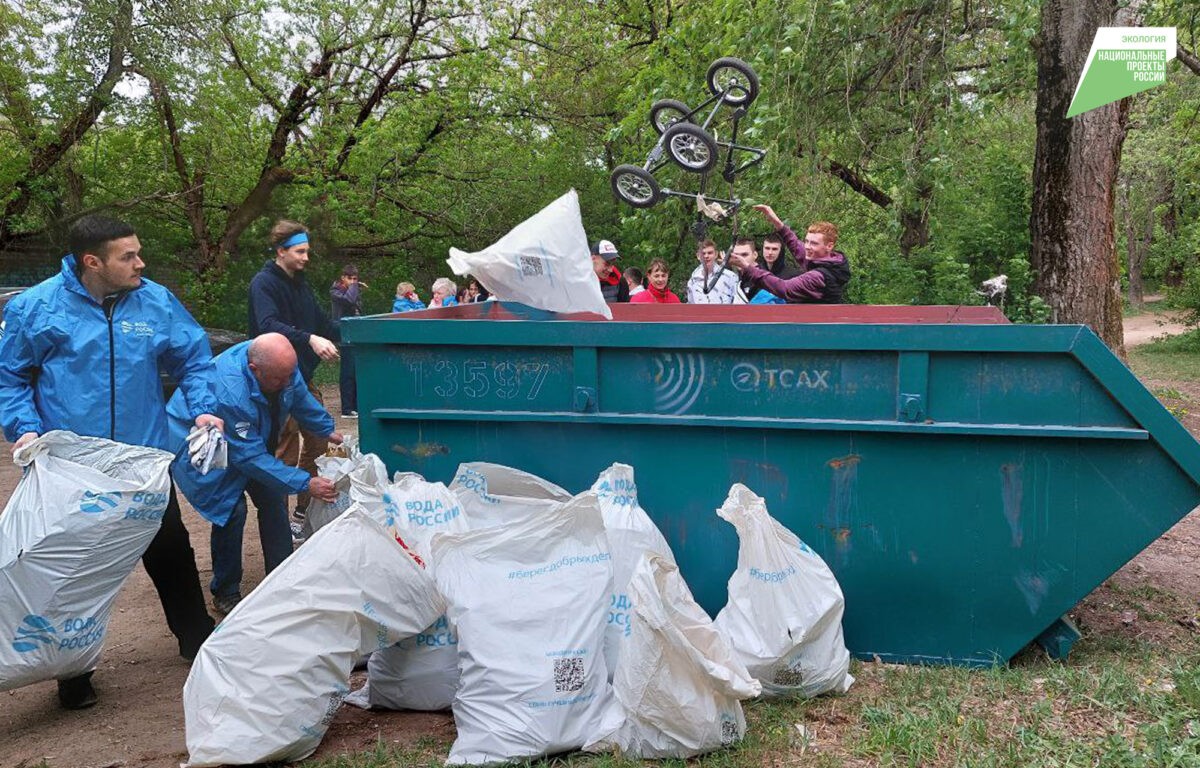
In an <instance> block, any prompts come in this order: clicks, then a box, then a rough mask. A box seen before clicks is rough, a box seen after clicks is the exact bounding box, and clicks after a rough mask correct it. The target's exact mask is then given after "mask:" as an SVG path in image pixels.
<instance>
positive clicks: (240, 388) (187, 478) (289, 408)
mask: <svg viewBox="0 0 1200 768" xmlns="http://www.w3.org/2000/svg"><path fill="white" fill-rule="evenodd" d="M249 347H250V342H249V341H243V342H242V343H241V344H236V345H234V346H232V347H230V348H229V349H227V350H225V351H224V352H222V353H221V354H219V355H217V356H216V357H215V358H213V361H212V364H211V366H210V369H209V373H208V377H207V378H208V381H209V386H210V387H211V389H212V396H213V398H214V400H215V401H216V410H215V411H213V413H214V414H216V415H217V416H219V417H221V418H222V419H224V420H225V438H226V439H227V440H228V441H229V468H228V469H225V470H212V471H210V472H209V473H208V474H207V475H201V474H200V473H199V472H198V471H196V469H195V467H193V466H192V465H191V464H190V463H189V462H188V456H187V451H186V450H184V449H183V444H184V442H185V441H186V440H187V434H188V432H190V431H191V429H192V422H193V421H194V419H191V418H188V415H187V410H186V409H187V403H186V402H185V401H184V398H183V395H182V394H181V393H179V392H177V393H175V395H174V396H173V397H172V398H171V402H169V403H167V415H168V416H169V417H170V420H171V443H172V445H175V446H177V447H180V449H181V450H180V451H179V455H178V456H176V457H175V462H174V463H173V464H172V465H171V475H172V476H173V477H174V478H175V484H176V485H177V486H179V490H181V491H183V495H184V496H186V497H187V499H188V501H190V502H191V503H192V506H193V507H195V508H196V511H197V512H199V513H200V514H201V515H202V516H203V517H204V519H205V520H208V521H209V522H210V523H214V524H215V525H225V523H226V522H228V521H229V515H230V513H231V512H233V507H234V505H235V504H236V503H237V501H238V499H240V498H241V496H242V492H243V491H244V490H245V489H246V482H247V481H248V480H257V481H258V482H260V483H263V484H264V485H269V486H271V487H273V488H275V489H277V490H281V491H285V492H287V493H300V492H301V491H303V490H305V489H306V488H307V487H308V473H307V472H305V471H304V470H302V469H296V468H295V467H289V466H288V465H286V464H284V463H283V462H282V461H280V460H279V459H277V458H275V456H274V455H273V454H271V453H269V452H268V451H267V435H269V434H270V432H271V428H272V424H271V406H270V404H269V403H268V402H267V398H266V395H264V394H263V392H262V390H261V389H259V387H258V380H257V379H255V378H254V374H253V373H252V372H251V370H250V368H249V364H248V361H247V359H246V350H247V349H249ZM289 414H290V415H292V416H294V417H296V421H298V422H299V423H300V426H301V427H303V428H304V429H306V430H308V431H309V432H315V433H316V434H318V435H328V434H330V433H331V432H333V417H332V416H330V415H329V412H328V411H326V410H325V409H324V408H323V407H321V404H320V403H318V402H317V400H316V398H314V397H313V396H312V394H310V393H309V391H308V385H307V384H305V383H304V377H303V376H301V375H300V371H299V370H298V369H297V370H295V371H293V372H292V381H291V383H290V384H288V385H287V387H285V388H284V389H283V391H281V392H280V393H279V418H280V419H281V420H282V421H286V420H287V417H288V415H289Z"/></svg>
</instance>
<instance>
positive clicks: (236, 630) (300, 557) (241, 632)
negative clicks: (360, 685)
mask: <svg viewBox="0 0 1200 768" xmlns="http://www.w3.org/2000/svg"><path fill="white" fill-rule="evenodd" d="M444 610H445V603H444V601H443V600H442V598H441V596H440V595H439V594H438V592H437V589H436V588H435V587H434V585H433V581H432V580H431V579H430V577H429V574H427V573H426V572H425V569H424V568H422V567H421V566H420V565H418V564H417V561H416V559H415V558H414V556H413V555H411V554H410V553H409V552H408V551H407V550H406V549H405V548H404V547H403V546H402V545H401V544H400V543H398V542H397V541H396V540H395V538H393V537H392V536H391V534H389V533H388V532H387V530H386V529H384V527H383V526H382V525H381V524H380V523H378V522H377V521H375V520H374V519H372V518H371V516H370V515H368V514H367V513H366V512H364V511H363V510H362V509H361V508H359V507H353V506H352V507H351V508H350V509H348V510H346V512H345V513H344V514H342V515H341V516H340V517H338V518H337V519H336V520H334V521H333V522H332V523H330V524H329V525H327V526H325V527H324V528H322V529H321V530H319V531H317V532H316V533H315V534H314V535H313V537H312V538H311V539H309V541H308V543H307V544H305V545H304V546H303V547H301V548H300V549H298V550H297V551H296V553H295V554H294V555H292V556H291V557H289V558H288V559H287V560H285V561H284V562H283V563H282V564H281V565H280V566H279V567H278V568H276V569H275V570H274V571H272V572H271V574H270V575H269V576H267V578H266V579H264V580H263V582H262V583H261V584H259V585H258V588H257V589H255V590H254V591H253V592H251V593H250V594H249V595H248V596H247V597H246V599H245V600H243V601H242V602H240V603H238V606H237V607H236V608H234V609H233V611H232V612H230V614H229V615H228V616H226V617H225V621H223V622H221V623H220V624H219V625H218V626H217V628H216V630H214V631H213V634H212V635H211V636H210V637H209V638H208V640H207V641H206V642H205V643H204V645H203V646H202V647H201V649H200V653H199V655H198V656H197V657H196V661H195V663H194V664H193V665H192V671H191V674H189V675H188V679H187V683H186V684H185V685H184V687H183V710H184V722H185V725H186V729H187V747H188V763H187V765H188V766H217V765H224V764H231V765H248V764H253V763H267V762H275V761H292V760H300V759H303V758H305V757H307V756H308V755H310V754H312V753H313V751H314V750H315V749H316V748H317V745H319V744H320V743H321V738H322V737H323V736H324V735H325V731H326V730H327V729H328V727H329V723H330V722H331V721H332V720H333V716H334V714H335V713H336V712H337V709H338V707H339V706H340V704H341V701H342V697H343V696H345V695H346V693H347V690H348V689H347V686H348V684H349V681H350V672H351V670H352V669H353V667H354V663H355V662H356V661H357V660H358V659H359V658H360V657H362V656H363V655H364V654H367V653H370V652H372V651H377V650H379V649H381V648H386V647H388V646H389V645H393V644H394V643H396V642H397V641H398V640H400V639H401V638H404V637H409V636H411V635H414V634H416V633H417V632H420V631H421V629H422V628H424V627H427V626H429V624H430V623H431V622H432V621H433V620H434V619H435V618H436V617H437V616H438V615H440V614H441V613H442V612H443V611H444Z"/></svg>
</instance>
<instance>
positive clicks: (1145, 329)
mask: <svg viewBox="0 0 1200 768" xmlns="http://www.w3.org/2000/svg"><path fill="white" fill-rule="evenodd" d="M1162 298H1163V297H1162V296H1159V295H1157V294H1156V295H1152V296H1146V297H1145V299H1146V302H1147V303H1150V302H1156V301H1161V300H1162ZM1124 326H1125V347H1126V348H1130V347H1137V346H1140V345H1142V344H1148V343H1150V342H1151V341H1154V340H1155V339H1157V338H1159V337H1161V336H1173V335H1175V334H1177V333H1183V332H1184V331H1189V330H1191V329H1193V328H1195V327H1196V326H1194V325H1189V324H1188V322H1187V313H1186V312H1184V311H1182V310H1178V309H1164V310H1158V311H1149V312H1143V313H1141V314H1138V315H1134V316H1132V317H1127V318H1125V322H1124Z"/></svg>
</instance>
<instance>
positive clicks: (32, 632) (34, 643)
mask: <svg viewBox="0 0 1200 768" xmlns="http://www.w3.org/2000/svg"><path fill="white" fill-rule="evenodd" d="M57 634H58V633H57V632H56V631H55V630H54V625H53V624H51V623H50V622H49V621H48V620H46V619H45V618H43V617H41V616H34V615H29V616H26V617H25V620H24V621H23V622H21V626H19V627H17V636H16V637H15V638H13V644H12V647H13V650H14V651H16V652H17V653H29V652H30V651H36V650H37V649H38V648H41V647H42V646H43V645H48V646H50V647H53V646H54V645H55V637H56V635H57Z"/></svg>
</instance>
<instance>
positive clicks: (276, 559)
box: [208, 480, 292, 597]
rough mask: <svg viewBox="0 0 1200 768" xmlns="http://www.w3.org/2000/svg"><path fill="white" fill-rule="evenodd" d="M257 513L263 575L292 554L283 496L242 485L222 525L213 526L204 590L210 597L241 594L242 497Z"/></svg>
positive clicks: (256, 485) (262, 487)
mask: <svg viewBox="0 0 1200 768" xmlns="http://www.w3.org/2000/svg"><path fill="white" fill-rule="evenodd" d="M247 494H249V496H250V500H251V501H253V502H254V506H255V507H256V508H257V509H258V538H259V541H260V542H261V543H262V550H263V560H264V561H265V564H266V570H267V573H270V572H271V571H273V570H275V568H276V567H277V566H278V565H279V564H280V563H282V562H283V561H284V560H286V559H287V558H288V555H290V554H292V531H291V528H289V527H288V512H287V494H285V493H283V492H282V491H276V490H273V489H271V488H268V487H267V486H265V485H263V484H262V483H257V482H255V481H253V480H251V481H249V482H248V483H246V493H244V494H242V496H241V498H239V499H238V502H237V504H236V505H235V506H234V508H233V513H232V514H230V516H229V520H228V521H227V522H226V523H225V525H223V526H222V525H214V526H213V529H212V538H211V539H210V540H209V542H210V545H211V547H212V569H213V578H212V583H210V584H209V586H208V589H209V591H210V592H212V594H213V596H214V597H231V596H233V595H238V594H241V588H242V533H243V531H244V530H245V527H246V495H247Z"/></svg>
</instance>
